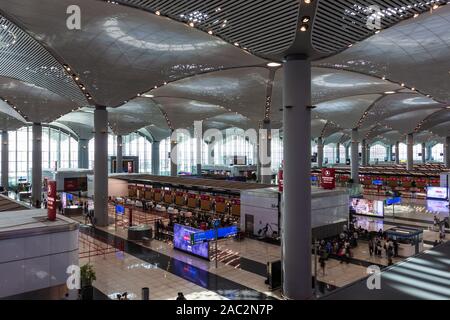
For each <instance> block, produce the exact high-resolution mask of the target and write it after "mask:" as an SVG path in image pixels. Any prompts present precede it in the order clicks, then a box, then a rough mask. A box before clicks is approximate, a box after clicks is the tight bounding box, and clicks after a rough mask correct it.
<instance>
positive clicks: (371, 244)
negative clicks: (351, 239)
mask: <svg viewBox="0 0 450 320" xmlns="http://www.w3.org/2000/svg"><path fill="white" fill-rule="evenodd" d="M373 247H374V245H373V238H370V239H369V255H370V256H373Z"/></svg>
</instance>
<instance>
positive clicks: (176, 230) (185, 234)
mask: <svg viewBox="0 0 450 320" xmlns="http://www.w3.org/2000/svg"><path fill="white" fill-rule="evenodd" d="M202 231H203V230H200V229H195V228H191V227H187V226H182V225H179V224H175V225H174V227H173V246H174V247H175V248H176V249H179V250H182V251H185V252H188V253H190V254H193V255H196V256H199V257H202V258H205V259H209V243H208V242H203V243H199V244H194V245H192V244H191V234H193V233H196V232H202Z"/></svg>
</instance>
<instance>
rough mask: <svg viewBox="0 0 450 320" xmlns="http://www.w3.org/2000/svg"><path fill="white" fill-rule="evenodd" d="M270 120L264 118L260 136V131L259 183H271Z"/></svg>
mask: <svg viewBox="0 0 450 320" xmlns="http://www.w3.org/2000/svg"><path fill="white" fill-rule="evenodd" d="M271 128H272V127H271V125H270V120H264V122H263V131H262V132H261V133H262V136H261V133H260V149H259V151H260V152H261V153H260V154H259V160H260V162H261V183H264V184H271V183H272V161H271V156H272V148H271V147H272V146H271V144H272V133H271Z"/></svg>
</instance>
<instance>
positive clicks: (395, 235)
mask: <svg viewBox="0 0 450 320" xmlns="http://www.w3.org/2000/svg"><path fill="white" fill-rule="evenodd" d="M386 236H387V237H388V238H389V239H391V240H396V241H397V242H398V244H399V246H398V255H399V256H400V257H404V258H407V257H411V256H414V255H416V254H418V253H420V252H422V251H423V230H422V229H415V228H407V227H393V228H390V229H388V230H386Z"/></svg>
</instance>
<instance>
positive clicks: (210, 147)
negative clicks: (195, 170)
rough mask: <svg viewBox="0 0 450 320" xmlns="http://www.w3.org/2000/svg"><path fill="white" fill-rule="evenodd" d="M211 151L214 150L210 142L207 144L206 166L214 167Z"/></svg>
mask: <svg viewBox="0 0 450 320" xmlns="http://www.w3.org/2000/svg"><path fill="white" fill-rule="evenodd" d="M213 150H214V143H213V142H211V141H210V142H208V165H210V166H212V165H214V155H213Z"/></svg>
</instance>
